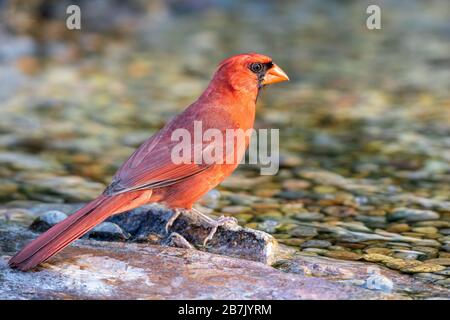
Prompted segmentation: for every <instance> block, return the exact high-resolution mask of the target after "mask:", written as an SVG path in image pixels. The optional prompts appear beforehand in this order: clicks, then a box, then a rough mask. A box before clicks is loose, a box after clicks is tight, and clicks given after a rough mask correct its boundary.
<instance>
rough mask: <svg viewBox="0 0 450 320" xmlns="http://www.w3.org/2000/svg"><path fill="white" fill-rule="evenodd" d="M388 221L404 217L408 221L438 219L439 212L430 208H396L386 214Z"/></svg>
mask: <svg viewBox="0 0 450 320" xmlns="http://www.w3.org/2000/svg"><path fill="white" fill-rule="evenodd" d="M387 219H388V220H389V221H396V220H402V219H405V220H406V221H409V222H416V221H425V220H438V219H439V213H437V212H435V211H431V210H420V209H411V208H396V209H394V210H393V211H392V212H390V213H389V214H388V215H387Z"/></svg>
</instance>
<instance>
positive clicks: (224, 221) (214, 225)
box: [203, 216, 237, 246]
mask: <svg viewBox="0 0 450 320" xmlns="http://www.w3.org/2000/svg"><path fill="white" fill-rule="evenodd" d="M211 220H212V223H211V225H212V229H211V231H210V232H209V234H208V236H207V237H206V238H205V240H203V246H206V244H207V243H208V241H210V240H211V239H212V238H213V237H214V235H215V234H216V232H217V228H219V227H220V226H223V225H225V224H227V223H232V224H237V219H236V218H234V217H226V216H220V218H219V219H217V220H214V219H211Z"/></svg>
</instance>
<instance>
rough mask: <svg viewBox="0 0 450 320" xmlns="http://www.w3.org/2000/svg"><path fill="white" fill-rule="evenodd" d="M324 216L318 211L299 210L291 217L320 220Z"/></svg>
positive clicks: (302, 219) (301, 219)
mask: <svg viewBox="0 0 450 320" xmlns="http://www.w3.org/2000/svg"><path fill="white" fill-rule="evenodd" d="M324 217H325V216H324V215H323V214H322V213H319V212H299V213H296V214H294V215H293V216H292V218H294V219H296V220H299V221H321V220H322V219H323V218H324Z"/></svg>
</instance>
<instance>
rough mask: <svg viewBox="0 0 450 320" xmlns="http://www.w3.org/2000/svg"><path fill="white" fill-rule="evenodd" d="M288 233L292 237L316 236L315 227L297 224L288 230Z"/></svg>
mask: <svg viewBox="0 0 450 320" xmlns="http://www.w3.org/2000/svg"><path fill="white" fill-rule="evenodd" d="M288 233H289V234H290V235H292V236H294V237H300V238H301V237H314V236H316V235H317V234H318V233H317V229H316V228H314V227H310V226H298V227H296V228H294V229H292V230H289V231H288Z"/></svg>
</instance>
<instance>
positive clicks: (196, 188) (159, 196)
mask: <svg viewBox="0 0 450 320" xmlns="http://www.w3.org/2000/svg"><path fill="white" fill-rule="evenodd" d="M252 64H262V65H264V66H267V70H265V73H264V75H263V76H264V77H261V76H260V74H259V73H255V71H254V70H253V71H252V70H251V68H250V66H251V65H252ZM287 79H288V78H287V76H286V74H285V73H284V72H283V71H282V70H281V69H280V68H279V67H278V66H276V65H275V64H273V63H272V59H271V58H269V57H267V56H263V55H259V54H241V55H237V56H234V57H231V58H229V59H227V60H225V61H223V62H222V63H221V64H220V65H219V67H218V70H217V71H216V73H215V74H214V76H213V78H212V80H211V82H210V84H209V86H208V87H207V89H206V90H205V91H204V92H203V94H202V95H201V96H200V98H199V99H198V100H197V101H196V102H194V103H193V104H192V105H190V106H189V107H188V108H187V109H186V110H185V111H184V112H182V113H181V114H179V115H178V116H176V117H175V118H174V119H172V120H171V121H170V122H168V123H167V124H166V126H165V127H164V128H162V129H161V130H160V131H159V132H157V133H156V134H155V135H153V136H152V137H150V138H149V139H148V140H147V141H146V142H144V143H143V144H142V145H141V146H140V147H139V148H138V149H137V150H136V151H135V152H134V153H133V154H132V155H131V157H130V158H129V159H128V160H127V161H126V162H125V163H124V164H123V165H122V166H121V167H120V169H119V170H118V172H117V173H116V174H115V176H114V178H113V181H112V183H111V184H110V186H109V187H108V188H107V189H106V190H105V192H104V193H103V194H102V195H101V196H99V197H98V198H97V199H95V200H93V201H91V202H90V203H88V204H87V205H86V206H84V207H83V208H81V209H80V210H78V211H77V212H76V213H74V214H72V215H71V216H69V217H68V218H67V219H65V220H64V221H62V222H60V223H59V224H57V225H55V226H54V227H52V228H51V229H50V230H48V231H47V232H45V233H43V234H42V235H40V236H39V237H38V238H37V239H35V240H34V241H33V242H31V243H30V244H28V245H27V246H25V248H24V249H22V250H21V251H20V252H19V253H18V254H16V255H15V256H14V257H13V258H12V259H11V260H10V261H9V265H10V266H11V267H15V268H18V269H21V270H28V269H31V268H33V267H35V266H36V265H38V264H39V263H41V262H43V261H45V260H47V259H49V258H50V257H51V256H53V255H54V254H56V253H58V252H59V251H61V250H62V249H64V247H66V246H67V245H69V244H70V243H71V242H72V241H74V240H75V239H78V238H79V237H81V236H82V235H83V234H85V233H86V232H88V231H89V230H90V229H92V228H93V227H94V226H95V225H97V224H99V223H100V222H102V221H104V220H105V219H106V218H108V217H109V216H111V215H114V214H117V213H121V212H124V211H127V210H131V209H133V208H136V207H139V206H141V205H144V204H147V203H150V202H163V203H165V204H167V205H168V206H169V207H171V208H186V209H190V208H192V205H193V203H194V202H195V201H197V200H198V199H199V198H200V197H201V196H203V195H204V194H205V193H206V192H208V191H209V190H211V189H212V188H214V187H215V186H216V185H218V184H219V183H220V182H221V181H223V180H224V179H225V178H226V177H227V176H229V175H230V174H231V173H232V172H233V171H234V170H235V169H236V167H237V165H238V163H239V162H240V159H241V158H242V157H243V155H244V153H245V149H246V148H247V146H248V140H246V141H245V146H242V145H241V146H240V145H236V146H235V148H234V152H235V155H236V159H237V160H238V161H236V162H235V163H233V164H226V163H222V164H212V165H206V164H195V163H194V162H192V163H191V164H174V163H173V161H172V160H171V150H172V148H173V147H174V145H175V144H177V143H178V141H172V139H171V136H172V132H173V131H174V130H175V129H179V128H184V129H186V130H188V131H189V132H190V133H191V134H192V135H193V131H194V121H201V122H202V127H203V128H202V129H203V130H207V129H210V128H214V129H218V130H219V131H220V132H222V133H223V134H225V131H226V130H227V129H243V130H247V129H251V128H252V127H253V122H254V118H255V104H256V98H257V96H258V91H259V89H260V87H261V85H264V84H269V83H274V82H279V81H284V80H287Z"/></svg>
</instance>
